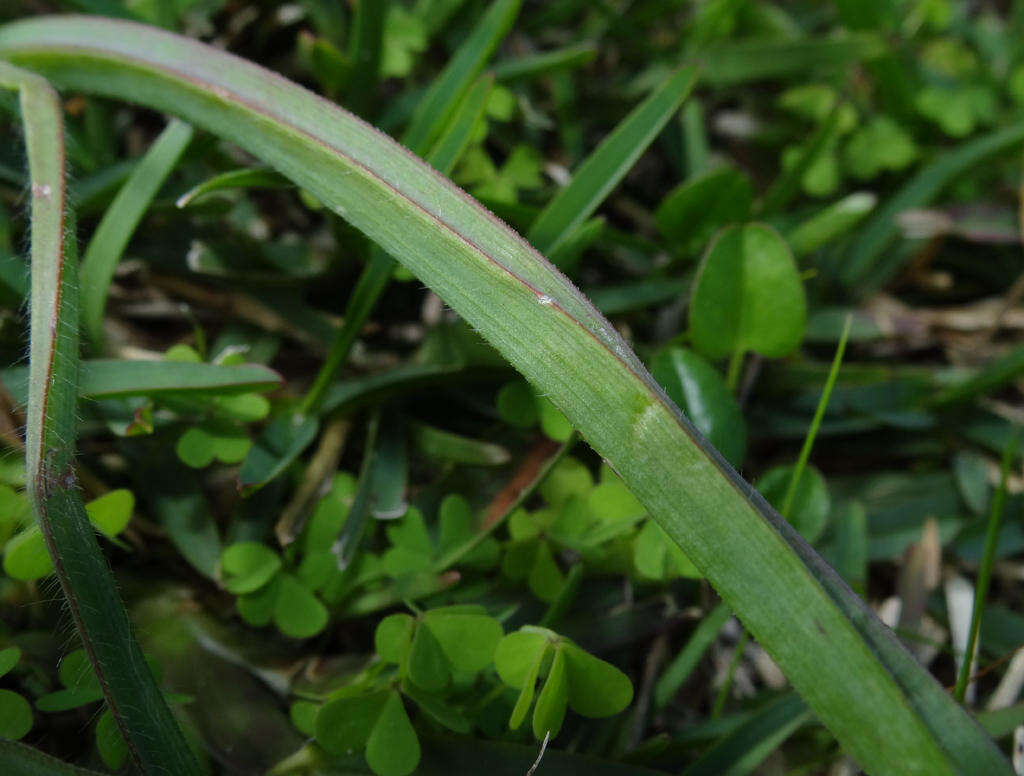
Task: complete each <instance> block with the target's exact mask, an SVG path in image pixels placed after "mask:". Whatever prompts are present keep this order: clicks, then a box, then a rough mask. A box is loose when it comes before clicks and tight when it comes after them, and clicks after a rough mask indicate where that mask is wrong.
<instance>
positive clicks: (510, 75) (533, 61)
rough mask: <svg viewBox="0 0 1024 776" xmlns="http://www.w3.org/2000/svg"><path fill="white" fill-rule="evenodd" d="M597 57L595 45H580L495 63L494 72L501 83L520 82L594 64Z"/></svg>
mask: <svg viewBox="0 0 1024 776" xmlns="http://www.w3.org/2000/svg"><path fill="white" fill-rule="evenodd" d="M596 56H597V47H596V46H595V45H594V44H593V43H579V44H577V45H575V46H566V47H565V48H562V49H556V50H555V51H545V52H544V53H543V54H533V55H532V56H526V57H519V58H517V59H504V60H502V61H501V62H495V63H494V67H493V68H492V70H493V72H494V77H495V78H497V79H498V80H499V81H505V82H508V81H519V80H525V79H530V78H537V77H539V76H543V75H548V74H550V73H555V72H558V71H560V70H572V69H573V68H577V67H583V66H584V65H589V64H590V63H591V62H593V61H594V58H595V57H596Z"/></svg>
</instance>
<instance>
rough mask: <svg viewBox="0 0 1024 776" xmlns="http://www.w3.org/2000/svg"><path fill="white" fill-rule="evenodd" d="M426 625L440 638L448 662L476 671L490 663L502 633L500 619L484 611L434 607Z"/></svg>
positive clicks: (426, 615) (470, 671)
mask: <svg viewBox="0 0 1024 776" xmlns="http://www.w3.org/2000/svg"><path fill="white" fill-rule="evenodd" d="M423 626H424V627H426V628H428V629H429V630H430V631H431V632H432V633H433V634H434V636H435V637H436V638H437V641H438V643H439V644H440V645H441V649H443V650H444V654H445V655H446V656H447V658H448V662H449V663H450V664H451V665H452V666H453V667H455V668H457V669H458V670H459V671H463V672H465V673H470V674H473V673H476V672H477V671H482V670H483V669H484V668H486V667H487V666H489V665H490V664H491V661H492V660H493V659H494V650H495V649H497V647H498V642H499V641H501V638H502V636H503V635H504V634H503V631H502V628H501V623H499V622H498V621H497V620H495V619H494V618H493V617H488V616H487V615H483V614H463V613H461V612H458V611H455V612H451V611H448V610H447V609H433V610H431V611H429V612H427V613H426V614H425V615H424V616H423Z"/></svg>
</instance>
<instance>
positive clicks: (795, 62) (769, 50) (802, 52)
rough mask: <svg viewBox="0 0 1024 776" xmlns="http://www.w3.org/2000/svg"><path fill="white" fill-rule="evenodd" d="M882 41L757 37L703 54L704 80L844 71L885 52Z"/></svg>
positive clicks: (725, 82)
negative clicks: (843, 69)
mask: <svg viewBox="0 0 1024 776" xmlns="http://www.w3.org/2000/svg"><path fill="white" fill-rule="evenodd" d="M885 50H886V46H885V42H884V41H883V40H882V38H880V37H878V36H877V35H872V34H868V33H857V34H853V35H846V36H843V37H840V38H834V39H828V38H806V39H802V40H787V39H785V38H782V39H777V38H763V39H758V38H754V39H752V40H743V41H738V42H733V43H723V44H721V45H717V46H712V47H710V48H708V49H705V50H704V51H703V52H701V55H700V57H699V60H698V61H699V63H700V65H701V80H702V81H703V82H704V83H705V84H707V85H709V86H718V87H722V86H733V85H735V84H740V83H747V82H750V81H764V80H768V79H771V78H785V77H787V76H792V75H804V74H806V73H809V72H813V73H821V72H822V71H825V70H831V71H836V70H841V69H842V68H845V67H850V66H851V65H854V64H856V63H858V62H863V61H865V60H869V59H873V58H875V57H878V56H881V55H882V54H884V53H885Z"/></svg>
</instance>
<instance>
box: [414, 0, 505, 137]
mask: <svg viewBox="0 0 1024 776" xmlns="http://www.w3.org/2000/svg"><path fill="white" fill-rule="evenodd" d="M521 4H522V0H495V2H493V3H491V5H490V7H489V8H488V9H487V13H485V14H484V16H483V17H482V18H481V20H480V23H479V24H477V25H476V27H475V28H474V29H473V32H472V34H471V35H470V36H469V37H468V38H466V40H465V42H464V43H463V44H462V45H461V46H459V50H458V51H457V52H456V54H455V56H454V57H453V58H452V60H451V62H449V63H448V65H447V66H446V67H445V69H444V70H443V71H442V72H441V74H440V75H439V76H438V77H437V78H436V79H435V80H434V82H433V83H432V84H431V85H430V88H429V89H427V93H426V94H424V95H423V99H422V100H420V102H419V104H418V105H417V106H416V110H415V112H413V114H412V120H411V121H410V122H409V127H408V128H407V129H406V131H405V134H404V135H403V136H402V143H403V144H404V145H405V147H406V148H410V149H412V150H413V151H416V152H417V153H420V154H423V153H426V151H427V149H428V148H430V147H431V146H432V145H433V143H434V141H435V140H436V139H437V136H438V135H439V134H440V132H441V128H442V127H444V126H445V125H446V124H447V122H448V117H449V116H450V115H451V113H452V111H454V110H455V106H456V105H458V104H459V101H460V100H461V99H462V96H463V95H464V94H465V92H466V90H467V89H469V86H470V84H472V83H473V81H474V79H476V77H477V76H478V75H479V74H480V71H481V70H483V69H484V65H485V64H486V63H487V61H488V60H489V59H490V58H491V57H492V56H493V55H494V52H495V50H496V49H497V48H498V44H500V43H501V41H503V40H504V39H505V36H506V35H507V34H508V31H509V30H510V29H512V22H514V21H515V19H516V16H517V15H518V14H519V7H520V5H521Z"/></svg>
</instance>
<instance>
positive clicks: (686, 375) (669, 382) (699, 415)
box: [650, 348, 747, 466]
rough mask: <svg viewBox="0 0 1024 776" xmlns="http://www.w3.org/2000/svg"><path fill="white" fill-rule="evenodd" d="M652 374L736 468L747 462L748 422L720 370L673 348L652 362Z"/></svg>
mask: <svg viewBox="0 0 1024 776" xmlns="http://www.w3.org/2000/svg"><path fill="white" fill-rule="evenodd" d="M650 366H651V375H652V376H653V377H654V379H655V380H657V381H658V383H659V384H660V385H661V387H662V388H664V389H665V393H667V394H668V397H669V398H670V399H671V400H672V401H673V402H675V403H676V406H677V407H679V409H681V410H682V411H683V412H684V413H686V417H688V418H689V419H690V421H691V422H692V423H693V425H694V426H696V427H697V430H698V431H699V432H700V433H701V434H703V435H704V437H705V438H706V439H707V440H708V441H709V442H710V443H711V444H712V445H714V446H715V448H716V449H717V450H718V451H719V452H720V453H721V454H722V456H723V457H724V458H725V459H726V460H727V461H729V463H731V464H732V465H733V466H739V465H740V464H742V463H743V457H744V455H745V454H746V450H747V423H746V421H745V420H744V419H743V412H742V411H741V410H740V405H739V403H738V402H737V401H736V397H735V396H733V394H732V391H730V390H729V388H728V386H726V384H725V380H723V379H722V376H721V375H720V374H719V373H718V371H717V370H716V369H715V368H714V367H713V366H711V364H709V363H708V362H707V361H705V360H704V358H703V357H701V356H699V355H698V354H696V353H694V352H693V351H692V350H689V349H687V348H669V349H668V350H665V351H662V352H661V353H660V354H659V355H658V356H657V357H656V358H655V359H654V360H653V361H652V362H651V365H650Z"/></svg>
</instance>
